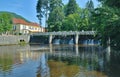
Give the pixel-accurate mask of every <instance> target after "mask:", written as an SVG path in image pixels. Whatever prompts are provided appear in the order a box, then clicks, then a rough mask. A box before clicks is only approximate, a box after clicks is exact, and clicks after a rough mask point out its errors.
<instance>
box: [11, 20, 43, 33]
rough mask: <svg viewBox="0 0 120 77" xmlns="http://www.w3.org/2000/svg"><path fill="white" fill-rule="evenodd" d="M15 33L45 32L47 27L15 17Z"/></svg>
mask: <svg viewBox="0 0 120 77" xmlns="http://www.w3.org/2000/svg"><path fill="white" fill-rule="evenodd" d="M12 22H13V33H14V34H30V33H34V32H44V31H45V29H44V28H43V27H41V26H40V25H39V24H37V23H33V22H27V21H25V20H23V19H19V18H13V20H12Z"/></svg>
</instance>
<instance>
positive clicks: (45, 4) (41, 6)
mask: <svg viewBox="0 0 120 77" xmlns="http://www.w3.org/2000/svg"><path fill="white" fill-rule="evenodd" d="M36 10H37V17H38V19H39V21H40V24H42V18H43V17H44V16H45V18H46V20H45V23H46V22H47V19H48V11H49V0H38V2H37V6H36ZM45 26H47V24H45Z"/></svg>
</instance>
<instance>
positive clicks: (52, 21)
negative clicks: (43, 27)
mask: <svg viewBox="0 0 120 77" xmlns="http://www.w3.org/2000/svg"><path fill="white" fill-rule="evenodd" d="M63 18H64V13H63V3H62V0H50V13H49V18H48V29H49V31H60V30H61V26H62V20H63Z"/></svg>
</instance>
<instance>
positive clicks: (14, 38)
mask: <svg viewBox="0 0 120 77" xmlns="http://www.w3.org/2000/svg"><path fill="white" fill-rule="evenodd" d="M29 40H30V36H29V35H0V45H15V44H20V43H22V42H24V43H29Z"/></svg>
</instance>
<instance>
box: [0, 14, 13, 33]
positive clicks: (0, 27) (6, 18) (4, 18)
mask: <svg viewBox="0 0 120 77" xmlns="http://www.w3.org/2000/svg"><path fill="white" fill-rule="evenodd" d="M11 29H12V17H11V15H10V14H7V13H3V14H0V32H5V33H7V32H9V31H11Z"/></svg>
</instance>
